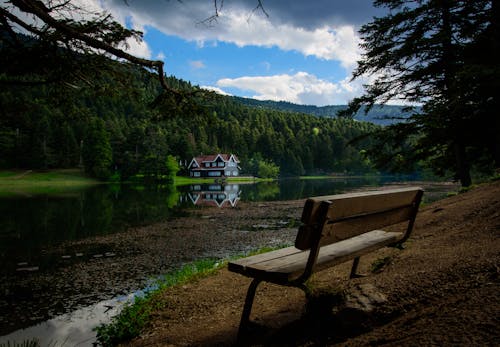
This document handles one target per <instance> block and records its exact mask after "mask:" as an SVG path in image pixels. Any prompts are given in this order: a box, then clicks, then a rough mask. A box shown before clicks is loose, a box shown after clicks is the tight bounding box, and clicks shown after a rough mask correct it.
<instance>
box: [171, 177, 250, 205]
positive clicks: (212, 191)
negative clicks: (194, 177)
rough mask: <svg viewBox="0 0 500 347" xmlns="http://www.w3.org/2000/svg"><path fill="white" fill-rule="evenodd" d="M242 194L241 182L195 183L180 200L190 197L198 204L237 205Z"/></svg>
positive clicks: (190, 199)
mask: <svg viewBox="0 0 500 347" xmlns="http://www.w3.org/2000/svg"><path fill="white" fill-rule="evenodd" d="M240 195H241V191H240V185H239V184H222V183H220V184H219V183H216V184H194V185H190V186H189V192H188V193H187V194H185V195H184V196H181V198H180V199H181V200H180V201H181V202H183V200H187V199H189V201H191V202H192V203H193V204H194V205H197V206H216V207H219V208H221V207H235V206H236V204H237V203H238V201H239V200H240Z"/></svg>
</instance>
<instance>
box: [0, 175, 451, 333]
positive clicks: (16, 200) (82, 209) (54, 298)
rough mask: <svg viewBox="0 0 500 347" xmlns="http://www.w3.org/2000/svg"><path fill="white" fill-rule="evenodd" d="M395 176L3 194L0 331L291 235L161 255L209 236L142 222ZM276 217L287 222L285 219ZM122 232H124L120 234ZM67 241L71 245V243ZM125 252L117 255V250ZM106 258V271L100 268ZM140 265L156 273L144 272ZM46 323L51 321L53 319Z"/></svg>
mask: <svg viewBox="0 0 500 347" xmlns="http://www.w3.org/2000/svg"><path fill="white" fill-rule="evenodd" d="M394 180H395V179H394V178H391V177H370V178H348V179H345V178H331V179H309V180H298V179H289V180H280V181H275V182H260V183H252V184H243V183H231V182H229V183H227V184H191V185H186V186H181V187H177V188H174V187H172V186H132V185H121V186H119V185H99V186H95V187H92V188H89V189H84V190H81V191H71V192H68V193H66V194H57V195H43V196H26V195H23V196H18V197H10V198H4V199H0V259H1V264H2V266H1V269H0V276H1V278H2V284H1V285H0V290H1V292H2V294H5V295H2V297H1V299H0V326H2V329H1V330H0V335H5V334H7V333H9V332H11V331H13V330H15V329H18V328H22V327H26V326H29V325H32V324H35V323H37V322H40V321H44V320H47V319H50V318H54V317H65V316H64V315H65V314H68V313H70V312H75V310H79V309H81V308H82V307H85V306H88V305H94V304H96V303H98V302H102V301H104V300H109V299H111V298H112V297H116V296H127V295H128V294H129V293H131V292H133V291H135V290H136V289H139V288H141V286H142V285H144V283H145V281H146V280H147V277H148V274H152V273H154V272H151V271H153V270H154V271H160V273H164V271H168V270H169V269H172V268H175V267H176V266H179V265H180V264H183V263H186V262H189V261H193V260H195V259H197V258H200V257H206V256H210V257H218V256H224V255H227V254H235V253H237V252H241V251H242V250H243V249H245V248H244V247H243V245H239V244H237V242H238V240H242V238H244V239H245V240H246V241H245V243H248V245H250V246H256V245H258V244H259V243H257V241H259V240H260V239H258V237H261V238H262V240H264V241H265V240H268V241H269V240H271V241H273V242H276V243H278V244H279V243H280V242H283V240H284V239H286V238H287V237H288V238H289V235H276V231H274V230H273V228H269V230H259V231H257V232H255V233H253V232H252V233H250V232H247V231H245V232H243V231H242V235H240V236H238V237H239V239H236V240H237V241H236V242H234V241H231V239H230V238H231V237H233V236H234V231H227V234H224V233H218V234H217V235H215V236H213V237H212V239H210V242H211V243H212V248H211V249H202V248H199V247H198V248H197V245H195V244H192V245H191V244H190V243H189V241H187V242H186V241H184V239H182V240H181V241H182V242H181V243H183V244H182V245H180V246H179V247H183V248H182V250H181V251H180V250H179V249H180V248H178V249H177V250H176V251H175V252H173V254H167V255H165V256H163V255H162V258H161V259H159V258H160V257H159V256H158V253H159V252H163V250H164V249H165V248H171V249H176V248H175V244H174V243H175V242H178V240H177V239H178V238H179V237H178V236H176V235H177V234H176V233H179V234H183V235H182V237H184V238H185V240H195V239H196V238H197V237H199V238H201V239H202V240H203V237H207V236H205V235H204V234H203V233H201V235H200V233H198V234H196V235H195V234H186V233H187V229H188V228H186V227H185V226H183V225H180V226H178V227H177V228H176V229H174V228H172V230H170V229H169V230H168V231H167V234H165V231H161V230H160V231H158V232H156V231H155V232H152V233H150V234H148V235H147V236H143V235H142V234H140V233H141V231H140V229H138V228H137V227H139V226H144V225H151V224H154V223H161V222H163V221H166V220H173V219H175V218H176V217H179V216H187V215H196V216H200V218H205V217H206V218H210V215H204V214H205V212H204V211H209V208H213V207H216V208H221V209H225V208H227V209H231V210H234V211H235V214H234V215H235V216H237V214H238V211H239V210H238V209H239V208H240V207H239V206H240V205H242V204H241V202H248V201H251V202H253V201H255V202H265V201H274V200H295V199H302V198H306V197H309V196H316V195H330V194H337V193H342V192H347V191H351V190H355V189H360V188H363V187H376V186H381V185H387V184H391V182H393V181H394ZM398 181H399V180H398ZM418 184H419V185H420V182H419V183H418ZM424 186H425V188H426V195H425V199H426V201H429V200H433V199H436V198H438V197H439V196H443V195H445V194H446V193H447V192H448V191H450V190H456V188H457V187H456V185H450V184H430V183H425V185H424ZM232 207H236V209H232ZM236 218H238V217H236ZM215 222H216V221H214V223H215ZM277 223H285V224H286V223H287V220H279V221H277ZM259 228H260V227H259ZM125 230H127V233H121V234H117V233H119V232H121V231H125ZM290 233H294V231H293V230H292V231H291V232H290ZM114 234H117V235H119V237H118V240H115V241H114V242H119V243H121V244H122V245H121V246H119V245H116V244H112V245H111V246H110V245H108V244H107V243H106V242H101V241H100V240H103V239H107V238H110V237H112V236H113V235H114ZM258 235H260V236H258ZM141 237H148V238H158V241H155V240H156V239H153V242H152V243H153V244H158V248H157V249H154V250H153V249H149V248H148V249H147V250H144V249H141V248H140V247H139V244H140V242H137V240H138V239H139V238H141ZM160 238H161V239H162V240H163V239H165V241H163V242H165V245H166V246H162V245H161V244H160ZM115 239H116V238H115ZM256 239H258V240H256ZM228 240H229V241H228ZM254 241H255V242H256V243H255V245H253V244H252V242H254ZM268 241H266V242H268ZM206 242H207V240H205V241H203V242H202V243H206ZM150 243H151V242H150ZM193 243H194V241H193ZM68 244H70V245H71V247H67V246H66V245H68ZM75 244H76V245H77V246H74V245H75ZM123 244H124V245H123ZM250 246H249V247H250ZM117 249H118V251H117ZM119 252H121V254H117V253H119ZM125 253H126V254H125ZM143 253H151V254H143ZM139 256H140V257H142V258H141V259H142V261H134V262H133V263H131V264H129V265H127V268H125V269H123V268H118V269H117V268H116V267H117V265H116V264H121V263H119V261H118V258H119V257H127V258H130V259H136V258H137V257H139ZM134 257H136V258H134ZM114 259H116V264H114ZM100 262H101V263H100ZM104 263H105V264H107V265H106V267H104V266H103V265H101V264H104ZM144 264H147V266H150V267H151V268H153V270H151V269H146V268H145V266H146V265H144ZM75 269H77V270H75ZM78 269H80V270H78ZM75 271H77V272H81V273H75ZM103 271H105V272H103ZM148 271H150V272H148ZM34 278H36V281H35V282H33V279H34ZM89 288H90V289H89ZM101 306H102V305H101ZM92 314H93V315H94V314H95V312H94V313H92ZM61 315H63V316H61ZM65 319H66V318H63V321H64V320H65ZM50 324H51V325H52V326H53V325H54V324H55V323H54V322H53V321H51V323H50ZM59 330H60V329H59ZM0 341H1V339H0Z"/></svg>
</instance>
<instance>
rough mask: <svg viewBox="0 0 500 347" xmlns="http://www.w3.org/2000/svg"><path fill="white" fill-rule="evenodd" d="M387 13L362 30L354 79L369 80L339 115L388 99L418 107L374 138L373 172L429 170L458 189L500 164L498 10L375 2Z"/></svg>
mask: <svg viewBox="0 0 500 347" xmlns="http://www.w3.org/2000/svg"><path fill="white" fill-rule="evenodd" d="M375 5H376V6H380V7H386V8H388V9H390V11H387V14H386V15H385V16H383V17H377V18H375V19H374V20H373V21H372V22H370V23H368V24H366V25H364V26H363V27H362V28H361V30H360V33H361V36H362V39H363V40H362V42H363V43H362V44H361V47H362V48H363V49H364V51H365V53H364V55H363V56H362V59H361V60H360V61H359V62H358V67H357V69H356V70H355V72H354V76H355V77H361V76H365V75H366V74H373V75H375V76H376V79H375V80H374V82H373V83H372V84H371V85H369V86H367V92H366V93H365V95H363V96H361V97H358V98H355V99H354V100H353V101H352V102H351V103H350V107H349V109H348V110H347V111H345V112H343V114H348V115H351V116H352V115H353V114H355V113H356V112H358V111H359V110H360V109H361V108H362V107H365V106H367V107H368V108H370V107H372V106H373V105H374V104H375V103H380V102H382V103H385V102H387V101H389V100H398V99H399V100H405V101H406V102H410V103H419V104H421V105H423V106H422V107H420V108H419V109H415V110H413V111H412V112H411V115H410V117H409V118H408V121H407V122H403V123H398V124H392V125H390V126H388V127H386V128H384V129H383V130H382V131H381V132H379V134H378V136H377V137H376V139H375V140H376V141H375V146H374V147H373V148H372V149H371V150H370V151H369V154H370V155H371V156H372V157H374V158H375V162H376V164H377V165H378V166H379V167H383V168H391V169H394V170H400V169H401V168H405V169H407V170H414V169H416V167H415V164H416V163H418V164H423V165H426V166H429V167H431V168H432V169H433V170H434V172H435V174H438V175H442V176H446V175H449V173H450V172H452V173H453V176H454V178H455V179H459V180H460V181H461V183H462V185H463V186H468V185H470V184H471V183H472V180H471V172H474V171H479V172H483V173H486V174H488V175H491V174H492V173H493V171H494V168H495V167H497V168H498V167H499V165H500V146H499V145H498V133H500V123H499V122H498V117H497V113H498V108H499V98H498V93H496V92H495V91H496V90H498V89H499V88H500V85H499V81H500V78H499V77H500V68H499V65H498V61H499V60H500V56H499V54H500V53H499V52H500V49H499V48H500V47H499V42H500V30H499V28H500V15H499V14H500V10H499V7H500V5H499V3H498V2H497V1H490V0H476V1H468V0H456V1H449V0H446V1H431V0H425V1H417V0H414V1H393V0H378V1H376V2H375Z"/></svg>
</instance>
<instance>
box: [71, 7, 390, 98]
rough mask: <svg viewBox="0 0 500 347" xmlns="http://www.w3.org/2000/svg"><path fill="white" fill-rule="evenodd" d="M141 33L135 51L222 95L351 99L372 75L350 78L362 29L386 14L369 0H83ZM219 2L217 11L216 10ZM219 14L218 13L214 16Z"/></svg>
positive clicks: (358, 54)
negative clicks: (141, 37) (260, 4)
mask: <svg viewBox="0 0 500 347" xmlns="http://www.w3.org/2000/svg"><path fill="white" fill-rule="evenodd" d="M79 1H81V2H83V3H84V4H86V5H88V6H93V7H97V8H100V9H104V10H106V11H108V12H109V13H111V14H112V15H113V17H114V18H115V19H116V20H117V21H119V22H121V23H123V24H124V25H126V26H127V27H129V28H133V29H137V30H141V31H142V32H143V33H144V40H143V41H142V42H136V41H135V40H130V41H129V42H128V47H127V50H128V51H129V52H130V53H133V54H135V55H138V56H141V57H144V58H148V59H154V60H162V61H164V62H165V72H166V74H168V75H173V76H175V77H177V78H181V79H183V80H186V81H189V82H191V83H192V84H193V85H198V86H200V87H203V88H208V89H212V90H216V91H218V92H220V93H223V94H230V95H236V96H243V97H251V98H255V99H260V100H274V101H288V102H293V103H297V104H306V105H317V106H323V105H338V104H346V103H348V102H349V100H351V99H352V98H353V97H355V96H359V95H361V94H362V92H363V84H364V83H367V82H369V81H370V77H369V76H366V77H362V78H359V79H356V80H354V81H351V74H352V71H353V70H354V69H355V67H356V61H357V60H358V59H359V58H360V57H361V53H362V52H361V51H360V48H359V43H360V37H359V34H358V30H359V28H360V27H361V25H363V24H365V23H368V22H370V21H371V19H372V18H373V16H380V15H383V13H382V10H381V9H377V8H374V7H373V6H372V0H261V3H262V5H263V9H262V8H256V6H257V5H258V4H259V1H257V0H224V1H221V0H218V1H214V0H182V1H179V0H127V1H125V0H79ZM215 5H217V10H215ZM215 13H217V14H218V16H217V17H216V19H215V20H213V21H210V20H208V19H210V17H211V16H213V15H214V14H215Z"/></svg>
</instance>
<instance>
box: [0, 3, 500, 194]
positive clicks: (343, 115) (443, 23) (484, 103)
mask: <svg viewBox="0 0 500 347" xmlns="http://www.w3.org/2000/svg"><path fill="white" fill-rule="evenodd" d="M8 4H9V5H8V6H7V5H2V7H0V52H1V53H2V54H0V85H2V89H1V90H0V117H1V118H0V167H1V168H19V169H51V168H66V167H80V168H82V169H84V170H85V172H86V173H87V174H89V175H91V176H94V177H97V178H100V179H105V180H109V179H113V180H126V179H128V178H130V177H133V176H135V177H137V176H141V177H151V178H158V177H164V176H167V177H168V176H170V177H171V176H172V175H173V174H174V173H175V172H177V171H178V170H179V163H182V162H185V161H186V160H190V159H191V157H192V156H194V155H198V154H207V153H214V152H230V153H234V154H236V155H237V156H238V157H239V158H240V159H241V166H242V169H243V172H245V173H247V174H251V175H257V176H276V175H277V174H279V175H280V176H296V175H304V174H322V173H342V174H353V173H356V174H358V173H366V172H374V170H376V169H375V167H376V168H377V170H384V171H385V170H392V171H395V172H402V171H406V172H414V171H416V170H417V171H419V170H420V168H421V167H426V168H429V169H432V171H433V173H435V174H437V175H440V176H443V177H447V178H453V179H455V180H459V181H460V182H461V184H462V186H464V187H468V186H470V185H471V184H472V176H473V175H474V174H475V173H476V172H478V173H481V174H485V175H494V174H498V172H499V166H500V142H499V141H498V133H500V121H499V117H498V108H499V106H498V92H497V91H498V90H499V85H498V84H499V81H500V78H499V74H500V68H499V66H500V65H499V64H498V62H499V61H500V58H499V52H500V48H499V42H500V39H499V37H500V24H499V23H500V5H499V2H498V1H492V0H476V1H466V0H460V1H458V0H457V1H450V0H446V1H392V0H377V1H375V2H374V6H375V7H380V8H385V10H386V11H387V12H386V15H385V16H382V17H374V18H373V20H372V21H371V22H369V23H366V24H364V25H362V26H361V28H360V29H359V34H360V37H361V43H360V49H361V50H362V51H363V53H362V55H361V58H360V60H358V61H357V66H356V68H355V70H354V71H353V73H352V80H356V79H360V78H364V77H366V76H372V77H373V78H374V79H373V81H372V82H370V83H369V84H367V85H365V89H366V90H365V92H364V93H363V94H362V95H360V96H357V97H355V98H354V99H352V100H351V101H350V102H349V105H347V106H338V105H334V106H326V107H315V106H307V105H293V104H290V103H287V102H278V103H276V102H270V101H256V100H250V99H242V98H234V97H228V96H222V95H217V94H215V93H213V92H209V91H204V90H202V89H200V88H199V87H196V86H192V85H190V83H189V82H185V81H181V80H178V79H176V78H175V77H168V76H167V75H166V74H165V71H164V62H163V61H161V60H148V59H143V58H140V57H137V56H134V55H131V54H129V53H127V52H126V51H125V50H123V49H121V48H120V47H122V46H120V45H122V44H124V43H126V40H128V39H130V38H133V39H136V40H139V41H140V40H142V38H143V33H142V32H140V31H137V30H133V29H130V28H126V27H124V26H122V25H121V24H120V23H118V22H117V21H116V20H115V19H114V18H113V17H112V16H111V15H109V14H107V13H105V12H102V13H96V14H91V13H89V12H87V13H86V14H87V15H88V16H89V17H88V18H85V19H84V18H83V17H82V18H80V19H75V18H73V17H72V16H71V13H72V12H73V11H75V10H78V11H82V13H85V12H86V11H85V9H83V8H81V7H79V6H78V4H76V3H73V2H71V1H61V2H50V1H48V2H42V1H36V0H23V1H19V0H12V1H9V2H8ZM258 4H259V5H260V6H258V7H257V8H259V7H260V8H261V9H262V3H261V2H258ZM264 12H265V11H264ZM20 13H21V14H22V13H24V15H25V16H21V15H20ZM216 14H217V13H215V15H216ZM26 16H27V17H26ZM31 17H33V18H38V19H39V21H38V22H36V21H35V23H33V22H32V21H30V20H27V19H26V18H31ZM209 18H216V17H209ZM110 58H112V59H110ZM395 101H400V102H401V103H402V104H404V105H419V107H418V108H416V109H413V110H407V109H405V108H395V107H387V106H383V107H381V106H380V105H387V104H388V103H391V104H393V103H395ZM335 112H337V114H336V115H335V116H334V113H335ZM367 112H375V113H376V117H375V118H380V117H382V118H384V116H385V118H387V119H385V121H387V122H386V123H380V122H379V123H378V124H373V123H369V122H364V121H360V119H363V118H360V114H362V113H367ZM368 114H369V113H368ZM371 118H372V119H373V117H371ZM366 119H367V120H369V119H370V117H368V118H366ZM381 124H382V125H381ZM181 171H182V170H181Z"/></svg>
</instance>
